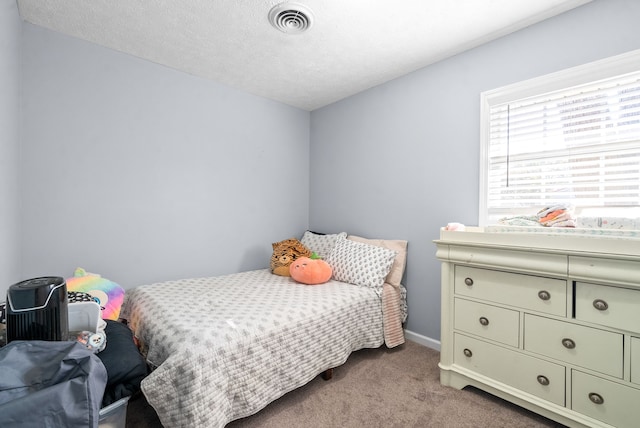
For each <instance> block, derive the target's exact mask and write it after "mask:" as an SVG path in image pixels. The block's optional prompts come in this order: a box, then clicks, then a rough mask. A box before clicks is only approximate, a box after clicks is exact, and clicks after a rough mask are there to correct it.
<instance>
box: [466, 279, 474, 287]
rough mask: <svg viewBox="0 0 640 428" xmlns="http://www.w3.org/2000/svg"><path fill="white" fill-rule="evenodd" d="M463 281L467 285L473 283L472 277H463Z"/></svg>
mask: <svg viewBox="0 0 640 428" xmlns="http://www.w3.org/2000/svg"><path fill="white" fill-rule="evenodd" d="M464 283H465V284H467V285H468V286H469V287H471V286H472V285H473V279H471V278H465V279H464Z"/></svg>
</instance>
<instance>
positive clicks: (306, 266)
mask: <svg viewBox="0 0 640 428" xmlns="http://www.w3.org/2000/svg"><path fill="white" fill-rule="evenodd" d="M289 273H290V274H291V278H293V279H294V280H296V281H298V282H301V283H303V284H309V285H315V284H322V283H324V282H327V281H329V280H330V279H331V275H332V273H333V270H332V269H331V266H330V265H329V263H327V262H325V261H324V260H322V259H312V258H309V257H300V258H298V259H297V260H295V261H294V262H293V263H291V265H289Z"/></svg>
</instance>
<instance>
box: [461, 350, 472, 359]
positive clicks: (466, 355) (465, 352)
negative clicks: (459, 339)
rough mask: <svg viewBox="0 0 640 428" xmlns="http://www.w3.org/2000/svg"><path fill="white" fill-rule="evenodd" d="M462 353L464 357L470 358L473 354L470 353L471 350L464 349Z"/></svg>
mask: <svg viewBox="0 0 640 428" xmlns="http://www.w3.org/2000/svg"><path fill="white" fill-rule="evenodd" d="M462 352H463V353H464V356H465V357H471V356H472V355H473V352H471V349H468V348H464V351H462Z"/></svg>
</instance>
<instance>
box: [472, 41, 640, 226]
mask: <svg viewBox="0 0 640 428" xmlns="http://www.w3.org/2000/svg"><path fill="white" fill-rule="evenodd" d="M481 103H482V104H481V144H482V146H481V165H480V173H481V177H480V218H479V224H480V225H488V224H493V223H496V222H497V221H498V220H499V219H501V218H503V217H508V216H515V215H534V214H535V213H536V212H537V211H538V210H539V209H541V208H544V207H546V206H549V205H553V204H557V203H568V204H571V205H572V206H574V207H575V210H576V214H577V215H581V214H584V213H589V212H591V213H595V212H596V211H600V212H603V213H604V214H598V215H610V216H617V217H640V50H638V51H633V52H630V53H627V54H624V55H620V56H616V57H613V58H608V59H606V60H602V61H598V62H595V63H590V64H587V65H584V66H580V67H576V68H572V69H569V70H565V71H561V72H559V73H554V74H551V75H548V76H543V77H541V78H537V79H533V80H529V81H526V82H521V83H517V84H514V85H510V86H507V87H504V88H500V89H496V90H493V91H489V92H484V93H482V94H481Z"/></svg>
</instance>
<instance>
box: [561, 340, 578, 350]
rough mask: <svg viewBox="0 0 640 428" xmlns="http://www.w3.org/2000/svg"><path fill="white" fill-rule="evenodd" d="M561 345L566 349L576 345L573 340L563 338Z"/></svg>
mask: <svg viewBox="0 0 640 428" xmlns="http://www.w3.org/2000/svg"><path fill="white" fill-rule="evenodd" d="M562 346H564V347H565V348H567V349H573V348H575V347H576V342H574V341H573V340H571V339H567V338H564V339H562Z"/></svg>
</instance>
